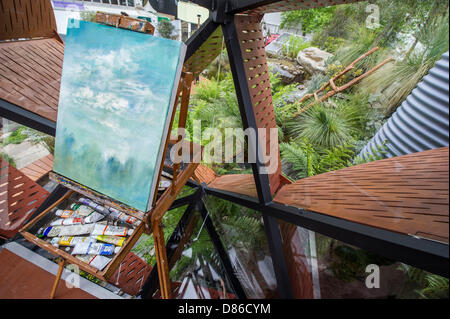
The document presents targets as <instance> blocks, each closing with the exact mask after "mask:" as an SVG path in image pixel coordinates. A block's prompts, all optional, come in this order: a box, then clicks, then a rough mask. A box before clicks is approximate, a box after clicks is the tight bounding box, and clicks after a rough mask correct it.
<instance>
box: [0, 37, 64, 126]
mask: <svg viewBox="0 0 450 319" xmlns="http://www.w3.org/2000/svg"><path fill="white" fill-rule="evenodd" d="M63 57H64V45H63V44H62V43H61V42H59V41H58V40H56V39H54V38H52V39H41V40H30V41H17V42H4V43H0V99H3V100H5V101H8V102H10V103H12V104H15V105H17V106H20V107H22V108H24V109H25V110H28V111H31V112H33V113H36V114H38V115H41V116H42V117H45V118H47V119H49V120H51V121H55V122H56V117H57V109H58V100H59V87H60V83H61V72H62V61H63Z"/></svg>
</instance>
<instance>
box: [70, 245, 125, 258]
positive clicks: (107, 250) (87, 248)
mask: <svg viewBox="0 0 450 319" xmlns="http://www.w3.org/2000/svg"><path fill="white" fill-rule="evenodd" d="M119 250H120V247H116V246H114V245H111V244H102V243H78V244H76V245H75V247H74V248H73V251H72V255H103V256H109V255H113V254H116V253H118V252H119Z"/></svg>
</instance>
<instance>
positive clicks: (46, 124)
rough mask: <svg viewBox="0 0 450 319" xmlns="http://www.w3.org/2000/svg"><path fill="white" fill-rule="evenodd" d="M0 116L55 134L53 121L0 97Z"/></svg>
mask: <svg viewBox="0 0 450 319" xmlns="http://www.w3.org/2000/svg"><path fill="white" fill-rule="evenodd" d="M0 117H3V118H5V119H8V120H11V121H14V122H16V123H19V124H22V125H25V126H27V127H30V128H32V129H34V130H37V131H40V132H43V133H45V134H48V135H51V136H55V133H56V123H55V122H53V121H50V120H49V119H46V118H45V117H42V116H40V115H38V114H36V113H33V112H30V111H27V110H25V109H23V108H21V107H20V106H17V105H15V104H12V103H9V102H8V101H5V100H2V99H0Z"/></svg>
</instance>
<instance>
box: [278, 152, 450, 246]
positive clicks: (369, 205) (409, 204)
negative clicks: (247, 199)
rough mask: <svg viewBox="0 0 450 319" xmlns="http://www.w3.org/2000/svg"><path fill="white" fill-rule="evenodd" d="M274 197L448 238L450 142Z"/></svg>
mask: <svg viewBox="0 0 450 319" xmlns="http://www.w3.org/2000/svg"><path fill="white" fill-rule="evenodd" d="M274 200H275V201H276V202H280V203H283V204H286V205H290V206H295V207H299V208H305V209H308V210H311V211H315V212H318V213H322V214H327V215H331V216H335V217H339V218H343V219H347V220H351V221H354V222H358V223H361V224H366V225H370V226H374V227H378V228H383V229H387V230H391V231H395V232H399V233H404V234H409V235H415V236H423V237H426V238H428V239H433V240H439V241H443V242H447V243H448V239H449V234H448V223H449V208H448V203H449V200H448V147H446V148H440V149H435V150H430V151H425V152H420V153H414V154H409V155H405V156H400V157H395V158H391V159H386V160H381V161H375V162H371V163H367V164H362V165H357V166H353V167H349V168H345V169H342V170H338V171H333V172H329V173H325V174H321V175H316V176H313V177H308V178H305V179H302V180H299V181H297V182H295V183H293V184H291V185H287V186H284V187H282V188H281V189H280V190H279V191H278V193H277V194H276V196H275V199H274Z"/></svg>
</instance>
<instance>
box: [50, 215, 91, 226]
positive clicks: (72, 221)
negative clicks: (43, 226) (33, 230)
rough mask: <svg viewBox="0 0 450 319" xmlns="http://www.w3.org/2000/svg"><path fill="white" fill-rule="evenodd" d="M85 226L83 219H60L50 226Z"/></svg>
mask: <svg viewBox="0 0 450 319" xmlns="http://www.w3.org/2000/svg"><path fill="white" fill-rule="evenodd" d="M80 224H83V218H79V217H75V218H73V217H72V218H60V219H57V220H55V221H54V222H52V223H51V224H50V226H68V225H80Z"/></svg>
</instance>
